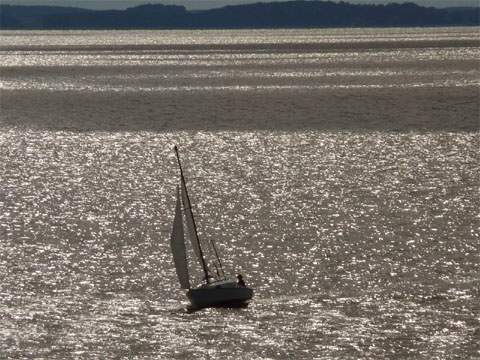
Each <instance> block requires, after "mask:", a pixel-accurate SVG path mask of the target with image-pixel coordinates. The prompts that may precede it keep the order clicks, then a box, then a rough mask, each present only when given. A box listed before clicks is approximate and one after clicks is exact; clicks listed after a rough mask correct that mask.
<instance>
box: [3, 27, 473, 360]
mask: <svg viewBox="0 0 480 360" xmlns="http://www.w3.org/2000/svg"><path fill="white" fill-rule="evenodd" d="M478 33H479V29H478V28H435V29H420V28H418V29H340V30H248V31H2V32H0V55H1V59H2V60H1V62H0V89H1V93H0V110H1V112H0V358H1V359H18V358H35V359H65V358H72V359H92V358H97V359H115V358H131V359H372V358H377V359H386V358H388V359H404V358H415V359H454V358H465V359H467V358H469V359H470V358H471V359H474V358H480V341H479V339H480V305H479V304H480V211H479V209H480V196H479V171H480V150H479V149H480V130H479V103H480V100H479V90H480V69H479V63H478V59H479V58H480V43H479V41H478ZM174 144H177V145H178V146H179V148H180V153H181V156H182V158H183V161H184V166H185V175H186V177H187V182H188V184H189V186H190V192H191V197H192V202H193V204H194V212H195V214H196V215H197V222H198V227H199V232H200V236H201V238H203V239H205V240H208V239H213V240H215V242H216V244H217V246H218V248H219V252H220V254H221V257H222V258H223V259H224V263H225V267H226V268H227V271H228V272H230V273H231V274H232V275H235V274H237V273H242V274H243V275H244V278H245V280H246V282H247V283H248V284H249V285H251V286H252V287H253V288H254V289H255V297H254V299H253V301H252V302H251V304H250V305H249V307H248V308H244V309H205V310H202V311H197V312H194V313H189V312H187V310H186V306H187V301H186V297H185V294H184V291H182V290H180V289H179V285H178V281H177V279H176V275H175V271H174V267H173V263H172V259H171V254H170V249H169V236H170V230H171V223H172V220H173V212H174V207H175V189H176V185H177V184H178V175H179V174H178V171H177V168H176V163H175V158H174V154H173V150H172V147H173V145H174ZM191 271H192V273H193V276H194V278H196V279H197V280H194V281H193V282H200V278H201V274H200V272H199V269H197V268H196V267H195V266H192V269H191Z"/></svg>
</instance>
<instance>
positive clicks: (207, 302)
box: [187, 287, 253, 309]
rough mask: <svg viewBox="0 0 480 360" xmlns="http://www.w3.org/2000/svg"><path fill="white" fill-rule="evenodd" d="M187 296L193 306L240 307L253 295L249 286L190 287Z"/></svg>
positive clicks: (199, 307) (198, 307)
mask: <svg viewBox="0 0 480 360" xmlns="http://www.w3.org/2000/svg"><path fill="white" fill-rule="evenodd" d="M187 296H188V298H189V300H190V303H191V304H192V307H194V308H197V309H201V308H206V307H240V306H245V305H246V304H247V302H248V300H250V299H251V298H252V296H253V290H252V289H250V288H248V287H230V288H198V289H190V290H189V291H188V292H187Z"/></svg>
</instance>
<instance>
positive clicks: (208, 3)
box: [0, 0, 480, 9]
mask: <svg viewBox="0 0 480 360" xmlns="http://www.w3.org/2000/svg"><path fill="white" fill-rule="evenodd" d="M270 1H282V0H0V4H10V5H60V6H74V7H82V8H89V9H125V8H127V7H131V6H135V5H140V4H147V3H152V4H154V3H160V4H177V5H184V6H185V7H186V8H188V9H208V8H215V7H221V6H225V5H234V4H245V3H253V2H270ZM334 1H335V0H334ZM345 1H346V2H350V3H364V4H365V3H370V4H372V3H375V4H385V3H390V2H397V3H402V2H407V1H408V2H414V3H417V4H419V5H424V6H435V7H446V6H479V3H480V0H345Z"/></svg>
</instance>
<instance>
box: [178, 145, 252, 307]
mask: <svg viewBox="0 0 480 360" xmlns="http://www.w3.org/2000/svg"><path fill="white" fill-rule="evenodd" d="M174 150H175V155H176V157H177V162H178V167H179V169H180V186H177V193H176V199H177V200H176V206H175V217H174V219H173V226H172V234H171V237H170V245H171V249H172V254H173V262H174V264H175V270H176V272H177V276H178V280H179V282H180V287H181V288H182V289H187V297H188V299H189V300H190V303H191V307H192V308H194V309H201V308H205V307H219V306H220V307H236V306H244V305H246V304H247V303H248V301H249V300H250V299H251V298H252V296H253V290H252V289H251V288H249V287H247V286H245V283H244V282H243V279H242V276H241V275H238V281H237V280H236V279H234V278H228V277H226V276H225V272H224V271H223V266H222V262H221V260H220V257H219V254H218V251H217V248H216V246H215V243H214V241H213V240H210V242H209V243H208V244H206V245H208V246H209V247H210V250H211V251H210V252H212V253H213V254H214V255H215V262H214V263H213V267H214V268H215V270H216V271H215V272H213V271H212V270H211V268H210V267H209V266H208V265H207V261H206V257H205V253H204V250H205V247H206V245H205V244H204V243H202V242H200V239H199V237H198V232H197V225H196V222H195V217H194V216H193V211H192V205H191V202H190V197H189V195H188V190H187V185H186V182H185V177H184V175H183V169H182V164H181V162H180V155H179V153H178V148H177V147H176V146H175V147H174ZM184 223H186V227H187V229H188V231H187V233H188V237H189V238H190V244H191V246H192V248H193V253H194V256H195V257H196V258H197V260H198V262H199V263H200V267H201V268H202V271H203V283H202V284H201V285H199V286H197V287H192V286H191V285H190V274H189V262H188V259H187V250H186V244H185V231H184Z"/></svg>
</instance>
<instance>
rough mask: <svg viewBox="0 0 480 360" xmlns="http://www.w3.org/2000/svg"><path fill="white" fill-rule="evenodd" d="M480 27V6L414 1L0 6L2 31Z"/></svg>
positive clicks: (0, 27) (0, 26)
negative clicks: (217, 5)
mask: <svg viewBox="0 0 480 360" xmlns="http://www.w3.org/2000/svg"><path fill="white" fill-rule="evenodd" d="M441 26H480V7H451V8H433V7H423V6H419V5H415V4H413V3H403V4H397V3H393V4H388V5H358V4H349V3H345V2H341V3H334V2H330V1H287V2H270V3H255V4H246V5H235V6H225V7H221V8H214V9H209V10H192V11H189V10H187V9H186V8H185V7H184V6H175V5H161V4H157V5H140V6H136V7H132V8H128V9H125V10H90V9H82V8H75V7H58V6H17V5H0V29H11V30H21V29H25V30H27V29H31V30H42V29H45V30H62V29H63V30H113V29H119V30H127V29H132V30H133V29H138V30H148V29H152V30H153V29H172V30H173V29H185V30H193V29H275V28H283V29H285V28H291V29H295V28H365V27H371V28H380V27H441Z"/></svg>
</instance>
